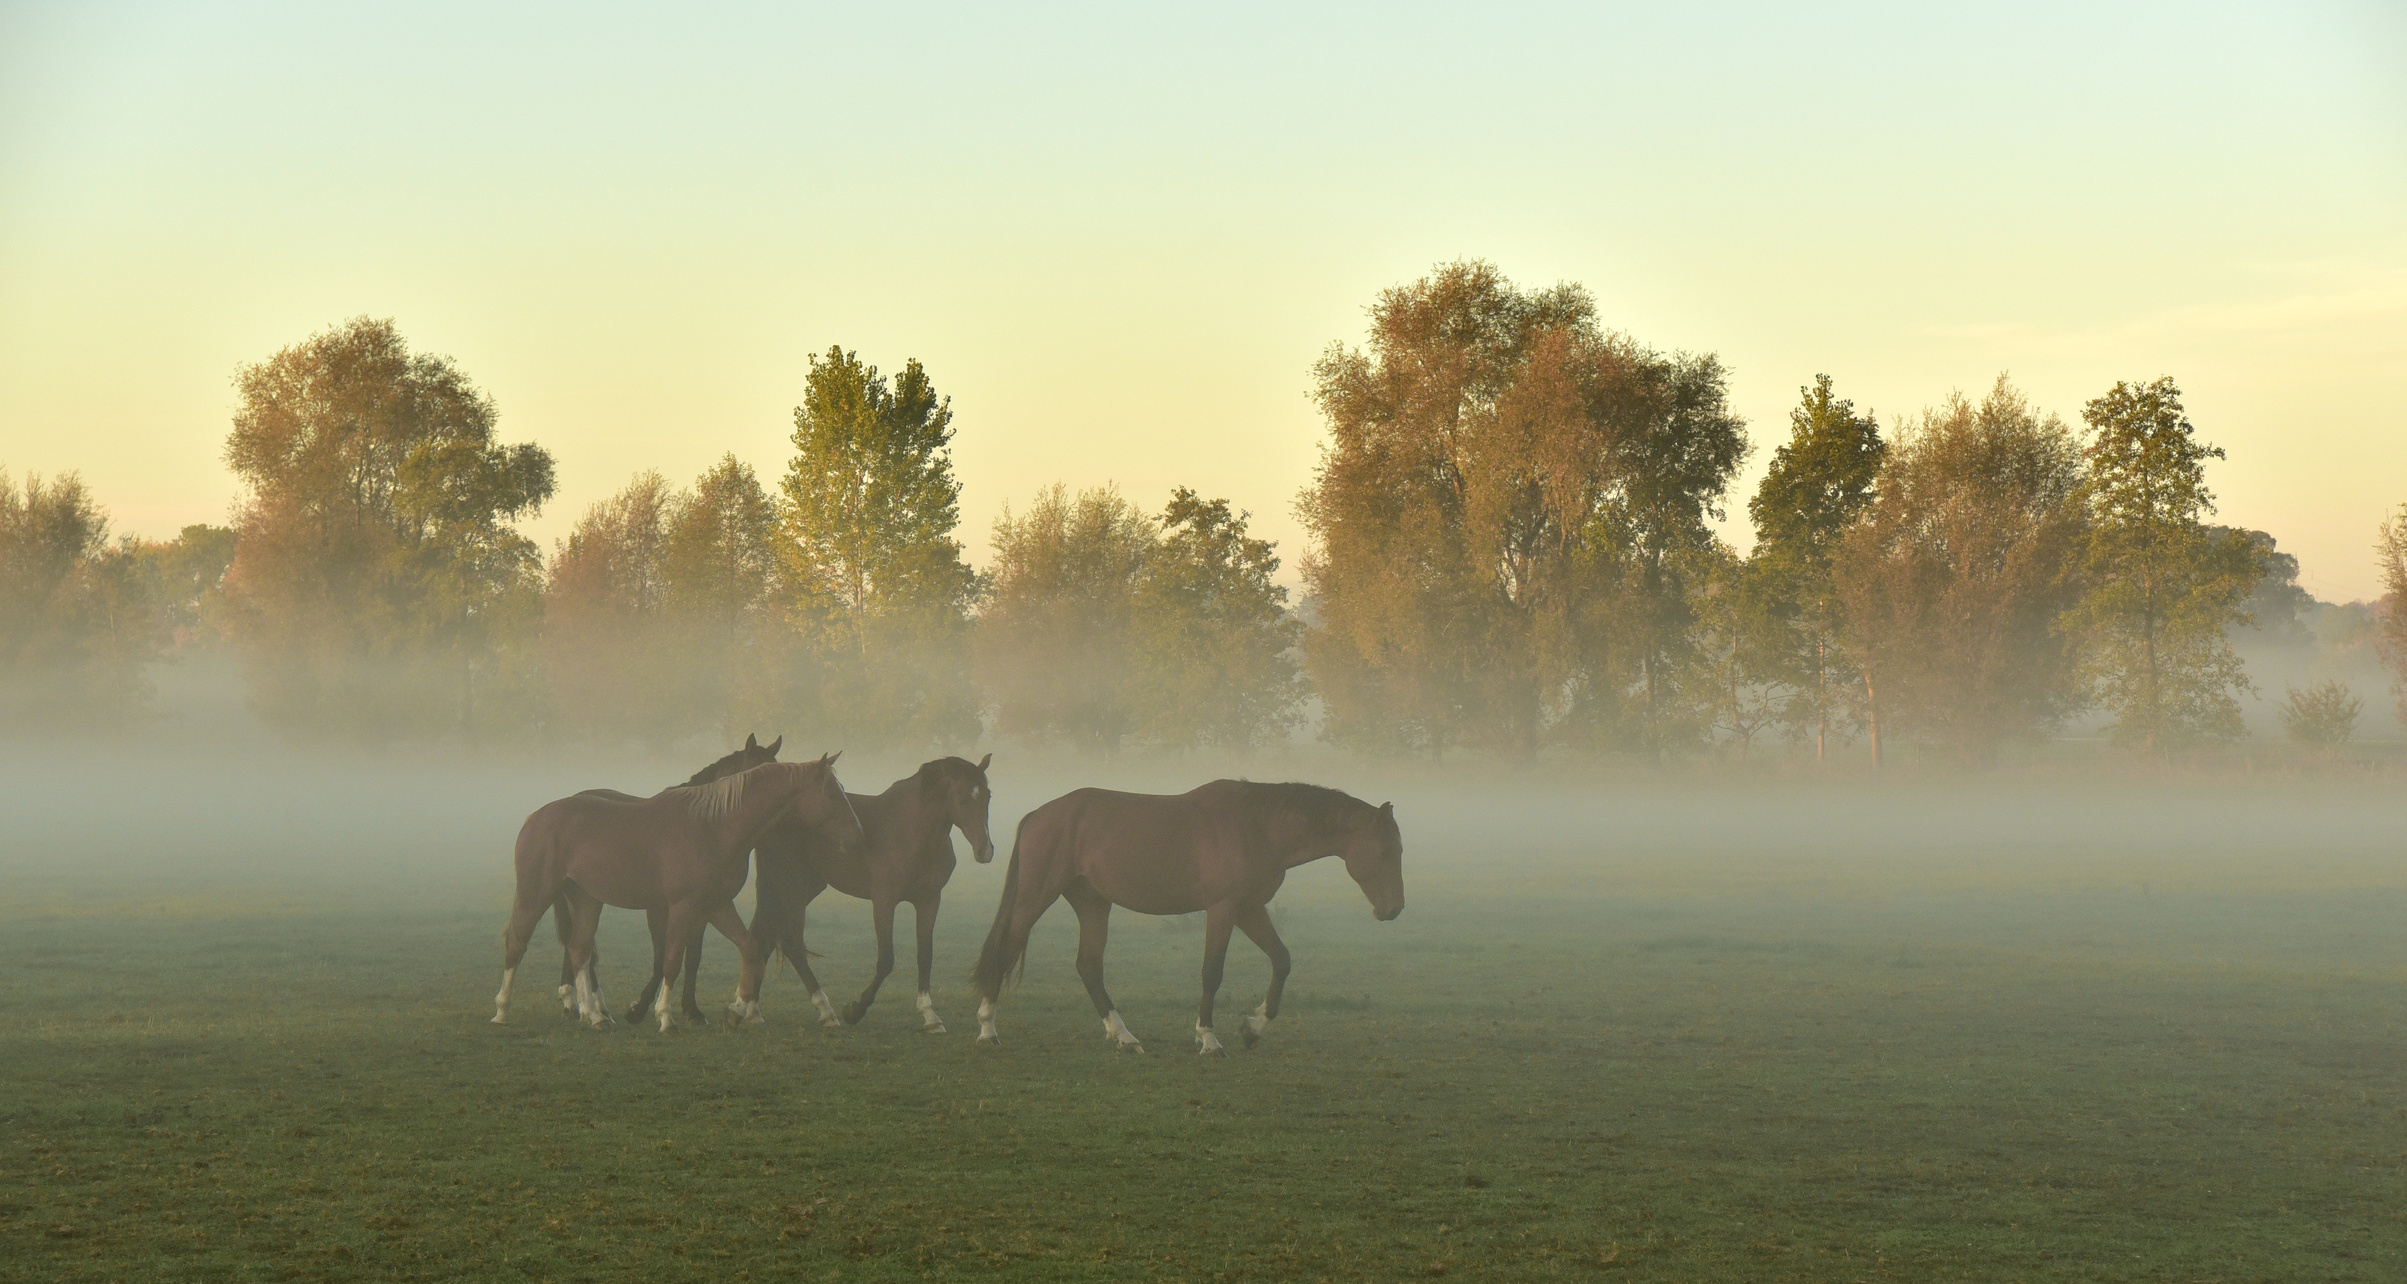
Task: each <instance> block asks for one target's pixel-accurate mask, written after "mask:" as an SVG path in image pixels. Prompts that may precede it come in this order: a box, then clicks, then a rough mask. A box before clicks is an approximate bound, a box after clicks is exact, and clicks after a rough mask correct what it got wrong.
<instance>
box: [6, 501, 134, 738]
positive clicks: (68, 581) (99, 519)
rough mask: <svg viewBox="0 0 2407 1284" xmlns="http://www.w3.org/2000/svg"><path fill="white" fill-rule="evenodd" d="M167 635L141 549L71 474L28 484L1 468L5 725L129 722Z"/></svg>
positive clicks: (36, 725)
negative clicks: (113, 533) (117, 534)
mask: <svg viewBox="0 0 2407 1284" xmlns="http://www.w3.org/2000/svg"><path fill="white" fill-rule="evenodd" d="M164 640H165V634H164V632H163V630H162V629H161V627H160V625H159V621H158V616H157V612H156V609H155V607H154V605H153V603H152V602H151V600H150V598H149V596H148V595H147V594H145V593H144V592H143V586H142V583H141V580H140V577H139V573H138V567H137V563H136V556H135V552H134V548H133V547H132V546H131V545H111V544H110V543H109V538H108V514H107V513H105V512H103V511H102V510H101V508H100V506H99V505H98V504H97V503H95V502H94V501H93V499H92V495H91V492H90V491H89V490H87V489H86V488H85V487H84V484H83V481H82V479H81V478H79V477H77V476H76V475H75V474H74V473H68V474H65V475H64V476H61V477H57V478H54V479H52V480H50V481H48V482H45V481H43V480H42V479H41V478H40V477H38V476H29V477H27V478H26V479H25V482H24V484H23V486H22V487H19V486H18V485H17V483H15V482H14V481H12V480H11V479H10V478H9V476H8V473H7V472H6V470H4V469H0V723H4V724H5V725H8V726H12V727H23V728H35V727H53V728H67V727H76V726H85V725H91V724H94V723H101V724H107V723H114V722H118V721H121V720H123V719H124V718H125V717H126V716H127V715H128V714H129V713H131V712H132V711H133V709H134V708H135V707H136V706H137V705H138V704H139V703H140V702H141V701H142V699H143V698H144V697H145V696H146V695H147V694H148V690H149V689H148V687H147V685H146V684H145V683H144V681H143V677H142V666H143V665H144V664H145V663H146V662H148V661H149V660H151V659H153V658H155V657H156V656H157V654H158V652H159V649H160V647H161V644H162V643H163V642H164Z"/></svg>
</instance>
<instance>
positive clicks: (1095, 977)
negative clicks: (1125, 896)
mask: <svg viewBox="0 0 2407 1284" xmlns="http://www.w3.org/2000/svg"><path fill="white" fill-rule="evenodd" d="M1064 895H1066V896H1067V897H1068V898H1069V901H1070V908H1071V909H1072V910H1075V911H1077V914H1078V979H1079V980H1081V981H1084V982H1086V993H1087V997H1088V998H1089V999H1092V1000H1094V1003H1095V1015H1097V1016H1099V1017H1102V1018H1103V1037H1104V1038H1106V1039H1109V1040H1111V1041H1112V1042H1113V1043H1115V1044H1117V1045H1118V1046H1119V1047H1120V1049H1121V1050H1122V1051H1125V1052H1143V1051H1144V1050H1145V1047H1144V1045H1143V1044H1140V1043H1138V1042H1137V1036H1136V1035H1135V1034H1133V1033H1131V1032H1130V1031H1129V1028H1128V1023H1127V1022H1126V1021H1123V1020H1121V1019H1120V1009H1119V1008H1117V1007H1115V1006H1113V1004H1112V996H1111V993H1110V992H1109V991H1107V990H1105V989H1104V988H1103V942H1104V940H1105V938H1107V937H1109V936H1110V935H1111V922H1112V903H1111V902H1110V901H1108V900H1105V899H1104V898H1103V893H1101V892H1098V891H1096V890H1095V889H1094V888H1092V887H1090V886H1088V885H1087V884H1086V883H1084V882H1078V883H1073V884H1071V885H1070V890H1069V891H1068V892H1066V893H1064Z"/></svg>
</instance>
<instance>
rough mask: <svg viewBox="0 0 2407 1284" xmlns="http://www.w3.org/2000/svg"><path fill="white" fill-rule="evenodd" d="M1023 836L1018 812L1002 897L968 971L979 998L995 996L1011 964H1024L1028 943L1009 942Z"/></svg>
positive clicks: (1024, 827)
mask: <svg viewBox="0 0 2407 1284" xmlns="http://www.w3.org/2000/svg"><path fill="white" fill-rule="evenodd" d="M1030 814H1031V815H1033V814H1034V813H1030ZM1027 836H1028V817H1027V816H1022V817H1020V824H1019V828H1018V829H1017V830H1016V831H1014V832H1013V834H1012V835H1011V864H1009V865H1008V866H1005V867H1004V870H1003V897H1002V901H1001V903H1000V904H998V905H996V906H995V925H994V926H993V927H990V928H988V929H986V948H985V949H982V950H980V951H978V966H977V967H976V968H973V969H972V970H971V971H970V984H971V985H972V986H973V987H975V988H976V989H977V991H978V997H980V998H984V999H992V998H996V997H999V996H1000V995H1001V994H1002V993H1003V982H1004V980H1005V979H1006V978H1007V977H1010V976H1011V974H1012V971H1013V968H1014V967H1015V965H1016V967H1017V968H1018V969H1019V970H1020V971H1022V972H1025V971H1026V970H1027V967H1028V943H1027V942H1026V941H1022V942H1020V944H1019V948H1018V949H1016V950H1015V949H1013V948H1012V945H1011V916H1012V913H1013V911H1015V910H1017V909H1018V908H1019V899H1020V843H1021V840H1023V839H1025V838H1026V837H1027Z"/></svg>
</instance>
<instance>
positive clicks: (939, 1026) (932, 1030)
mask: <svg viewBox="0 0 2407 1284" xmlns="http://www.w3.org/2000/svg"><path fill="white" fill-rule="evenodd" d="M927 1033H929V1034H943V1033H944V1022H942V1021H939V1022H937V1023H936V1024H934V1025H932V1026H929V1027H928V1028H927Z"/></svg>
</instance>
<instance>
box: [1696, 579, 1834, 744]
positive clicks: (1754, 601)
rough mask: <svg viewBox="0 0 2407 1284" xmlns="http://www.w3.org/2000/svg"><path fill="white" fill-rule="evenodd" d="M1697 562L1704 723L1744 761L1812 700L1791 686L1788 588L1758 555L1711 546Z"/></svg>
mask: <svg viewBox="0 0 2407 1284" xmlns="http://www.w3.org/2000/svg"><path fill="white" fill-rule="evenodd" d="M1697 560H1698V561H1700V562H1701V563H1702V568H1701V570H1702V573H1701V574H1699V575H1698V576H1697V578H1698V579H1699V580H1701V581H1702V583H1703V584H1704V591H1703V592H1702V593H1701V594H1699V595H1698V602H1697V606H1696V619H1697V652H1698V655H1699V657H1700V665H1699V667H1700V670H1701V673H1702V677H1703V681H1702V682H1701V683H1700V684H1699V689H1700V690H1701V691H1702V692H1704V693H1705V694H1706V696H1707V709H1706V711H1705V717H1706V720H1707V723H1708V725H1709V726H1710V728H1711V730H1712V731H1713V732H1715V733H1716V734H1717V735H1720V736H1722V737H1725V738H1726V740H1727V741H1728V742H1732V743H1735V744H1737V746H1738V755H1739V757H1741V758H1745V757H1747V756H1748V755H1749V754H1750V753H1751V752H1752V751H1753V749H1754V747H1755V738H1756V737H1757V736H1758V735H1761V734H1762V733H1763V732H1764V731H1766V730H1768V729H1769V728H1771V727H1773V726H1774V725H1777V724H1780V723H1783V722H1791V721H1793V720H1794V719H1796V718H1797V717H1798V714H1797V712H1796V710H1795V708H1794V706H1796V705H1797V704H1799V703H1800V702H1802V701H1804V700H1808V699H1810V698H1811V697H1812V695H1813V692H1812V691H1811V690H1810V689H1809V688H1804V687H1800V686H1799V685H1797V681H1796V678H1797V668H1798V666H1797V664H1796V663H1795V660H1796V657H1795V655H1794V651H1795V646H1796V636H1795V628H1794V624H1795V621H1794V619H1793V616H1794V614H1795V612H1794V608H1793V604H1792V602H1791V600H1790V594H1791V593H1792V592H1793V591H1794V586H1793V585H1792V584H1790V583H1789V582H1788V581H1787V580H1785V579H1784V578H1782V577H1781V576H1780V575H1779V574H1777V573H1776V572H1777V571H1778V570H1779V569H1780V567H1779V566H1778V565H1777V564H1776V563H1775V562H1773V561H1770V560H1767V559H1765V558H1764V557H1762V556H1760V550H1759V555H1758V556H1756V557H1752V558H1745V559H1741V558H1740V557H1739V556H1738V555H1737V554H1735V553H1733V552H1732V551H1731V550H1730V549H1729V548H1728V547H1727V546H1726V545H1721V544H1719V543H1718V541H1717V543H1716V545H1715V547H1714V548H1713V549H1712V550H1711V551H1710V552H1709V553H1707V554H1705V555H1704V556H1702V557H1701V558H1699V559H1697Z"/></svg>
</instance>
